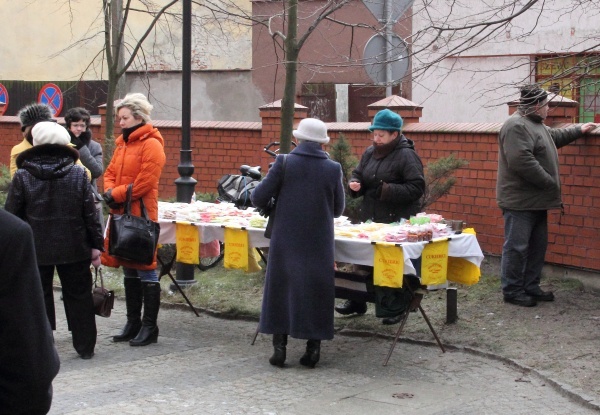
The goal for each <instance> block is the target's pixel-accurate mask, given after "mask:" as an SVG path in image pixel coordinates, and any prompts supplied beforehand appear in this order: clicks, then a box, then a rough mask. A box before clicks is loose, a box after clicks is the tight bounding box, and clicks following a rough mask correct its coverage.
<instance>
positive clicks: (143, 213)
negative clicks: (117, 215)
mask: <svg viewBox="0 0 600 415" xmlns="http://www.w3.org/2000/svg"><path fill="white" fill-rule="evenodd" d="M132 194H133V183H131V184H129V185H128V186H127V197H126V198H125V214H126V215H131V199H132ZM140 210H141V215H140V216H141V217H142V218H144V219H146V220H150V218H149V217H148V212H147V211H146V206H144V199H142V198H140Z"/></svg>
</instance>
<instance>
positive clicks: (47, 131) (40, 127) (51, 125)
mask: <svg viewBox="0 0 600 415" xmlns="http://www.w3.org/2000/svg"><path fill="white" fill-rule="evenodd" d="M31 136H32V137H33V145H34V146H41V145H42V144H61V145H64V146H66V145H68V144H69V143H70V142H71V136H70V135H69V132H68V131H67V129H66V128H65V127H63V126H62V125H59V124H57V123H55V122H53V121H42V122H38V123H37V124H36V125H34V126H33V129H32V130H31Z"/></svg>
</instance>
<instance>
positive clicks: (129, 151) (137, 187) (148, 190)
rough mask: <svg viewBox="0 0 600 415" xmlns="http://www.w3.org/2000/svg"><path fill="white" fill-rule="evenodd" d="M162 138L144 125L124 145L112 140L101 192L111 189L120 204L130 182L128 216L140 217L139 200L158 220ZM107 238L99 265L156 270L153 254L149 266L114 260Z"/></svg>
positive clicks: (120, 139)
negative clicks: (112, 147)
mask: <svg viewBox="0 0 600 415" xmlns="http://www.w3.org/2000/svg"><path fill="white" fill-rule="evenodd" d="M165 159H166V157H165V150H164V139H163V137H162V135H160V132H159V131H158V129H156V128H154V127H153V126H152V124H144V125H142V126H140V127H139V128H138V129H137V130H135V131H133V132H132V133H131V134H130V135H129V139H128V140H127V142H125V140H123V135H120V136H119V137H118V138H117V139H116V140H115V151H114V153H113V157H112V160H111V161H110V163H109V165H108V167H107V168H106V171H105V172H104V191H105V192H106V191H108V190H110V189H112V193H111V194H112V197H113V199H114V200H115V202H117V203H124V202H125V198H126V197H127V186H128V185H129V184H131V183H133V194H132V198H131V199H132V203H131V213H132V214H133V215H136V216H140V215H141V209H140V202H139V201H140V199H142V200H143V201H144V206H145V208H146V211H147V212H148V216H149V218H150V219H152V220H153V221H157V220H158V181H159V179H160V175H161V172H162V169H163V167H164V165H165ZM110 213H111V214H114V213H118V214H121V213H123V208H120V209H117V210H114V209H111V211H110ZM109 237H110V235H108V237H107V238H106V240H105V241H104V245H105V248H106V249H105V252H103V254H102V263H103V264H104V265H106V266H109V267H119V266H125V267H128V268H135V269H140V270H152V269H155V268H156V254H155V258H154V262H153V263H152V264H151V265H143V264H137V263H133V262H129V261H124V260H121V259H117V258H115V257H112V256H110V255H109V254H108V238H109Z"/></svg>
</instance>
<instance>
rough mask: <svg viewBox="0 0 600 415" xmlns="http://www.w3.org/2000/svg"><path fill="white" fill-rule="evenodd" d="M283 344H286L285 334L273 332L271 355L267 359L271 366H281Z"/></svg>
mask: <svg viewBox="0 0 600 415" xmlns="http://www.w3.org/2000/svg"><path fill="white" fill-rule="evenodd" d="M285 346H287V334H274V335H273V356H271V358H270V359H269V363H271V364H272V365H273V366H279V367H283V364H284V363H285Z"/></svg>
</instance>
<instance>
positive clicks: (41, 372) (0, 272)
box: [0, 209, 60, 415]
mask: <svg viewBox="0 0 600 415" xmlns="http://www.w3.org/2000/svg"><path fill="white" fill-rule="evenodd" d="M43 301H44V300H43V294H42V285H41V283H40V276H39V273H38V269H37V267H36V260H35V247H34V242H33V233H32V231H31V227H30V226H29V225H28V224H27V223H25V222H23V221H22V220H21V219H19V218H17V217H16V216H14V215H12V214H10V213H8V212H6V211H4V210H2V209H0V415H5V414H6V415H8V414H10V415H19V414H46V413H48V411H49V410H50V405H51V403H52V380H53V379H54V377H55V376H56V374H57V373H58V370H59V367H60V362H59V359H58V354H57V353H56V349H55V348H54V339H53V338H52V330H51V329H50V324H49V323H48V318H47V317H46V312H45V310H44V303H43Z"/></svg>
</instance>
